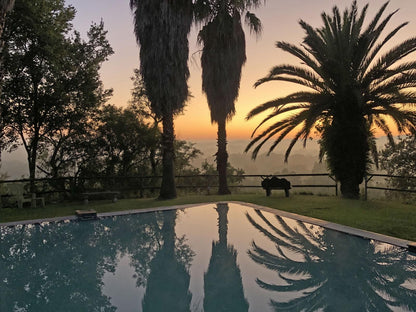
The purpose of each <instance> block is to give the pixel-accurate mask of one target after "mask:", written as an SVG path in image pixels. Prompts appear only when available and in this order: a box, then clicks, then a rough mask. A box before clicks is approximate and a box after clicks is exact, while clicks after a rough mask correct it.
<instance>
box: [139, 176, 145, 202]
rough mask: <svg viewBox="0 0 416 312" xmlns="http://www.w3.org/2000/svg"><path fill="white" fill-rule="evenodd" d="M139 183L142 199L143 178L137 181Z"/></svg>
mask: <svg viewBox="0 0 416 312" xmlns="http://www.w3.org/2000/svg"><path fill="white" fill-rule="evenodd" d="M139 181H140V182H139V187H140V198H143V196H144V195H143V178H142V177H140V180H139Z"/></svg>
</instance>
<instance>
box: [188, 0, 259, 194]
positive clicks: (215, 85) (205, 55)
mask: <svg viewBox="0 0 416 312" xmlns="http://www.w3.org/2000/svg"><path fill="white" fill-rule="evenodd" d="M260 3H261V1H259V0H254V1H253V0H244V1H237V0H226V1H223V0H209V1H206V0H197V1H196V3H195V11H196V13H195V14H196V19H197V20H200V21H204V22H205V23H206V25H205V26H204V27H203V28H202V30H201V31H200V32H199V35H198V40H199V42H200V43H201V44H202V45H203V48H202V55H201V65H202V90H203V91H204V92H205V94H206V96H207V100H208V106H209V109H210V111H211V122H212V123H217V125H218V135H217V145H218V151H217V154H216V161H217V171H218V175H219V188H218V193H219V194H229V193H230V190H229V189H228V185H227V162H228V154H227V133H226V122H227V120H231V118H232V117H233V116H234V114H235V105H234V103H235V101H236V99H237V97H238V92H239V89H240V79H241V69H242V67H243V65H244V63H245V61H246V41H245V36H244V30H243V27H242V24H241V14H242V13H244V12H246V11H247V10H248V9H250V8H252V7H257V6H259V5H260ZM246 22H247V24H248V25H249V26H250V29H251V30H252V31H254V32H255V33H260V31H261V23H260V20H259V19H258V18H257V17H256V16H255V15H254V14H252V13H250V12H247V13H246Z"/></svg>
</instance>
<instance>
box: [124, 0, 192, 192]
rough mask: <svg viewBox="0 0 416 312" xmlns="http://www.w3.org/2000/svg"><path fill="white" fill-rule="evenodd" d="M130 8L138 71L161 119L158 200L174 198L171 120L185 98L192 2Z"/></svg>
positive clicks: (158, 0)
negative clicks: (160, 165) (160, 179)
mask: <svg viewBox="0 0 416 312" xmlns="http://www.w3.org/2000/svg"><path fill="white" fill-rule="evenodd" d="M130 8H131V9H132V11H133V12H134V21H135V23H134V32H135V34H136V39H137V42H138V44H139V45H140V71H141V73H142V75H143V80H144V83H145V87H146V90H147V95H148V97H149V100H150V103H151V108H152V110H153V112H154V113H155V114H156V116H157V117H158V118H162V125H163V133H162V148H163V160H162V166H163V173H162V175H163V178H162V185H161V188H160V195H159V197H160V198H161V199H169V198H175V197H176V188H175V180H174V148H173V141H174V139H175V132H174V123H173V117H174V116H175V115H176V114H178V113H179V112H181V111H182V110H183V107H184V104H185V101H186V100H187V98H188V96H189V91H188V85H187V80H188V77H189V69H188V64H187V61H188V54H189V47H188V34H189V31H190V28H191V24H192V20H193V13H192V0H175V1H170V0H130Z"/></svg>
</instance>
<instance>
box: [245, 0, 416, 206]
mask: <svg viewBox="0 0 416 312" xmlns="http://www.w3.org/2000/svg"><path fill="white" fill-rule="evenodd" d="M387 4H388V3H385V4H384V5H383V6H382V7H381V9H380V10H379V11H378V12H377V14H376V16H375V17H374V18H373V20H371V21H370V23H369V24H368V26H367V27H366V28H364V27H363V25H364V20H365V17H366V13H367V8H368V5H366V6H365V7H364V8H363V10H362V11H361V12H359V11H358V8H357V3H356V1H354V2H353V4H352V6H351V8H350V9H349V10H348V9H347V10H345V12H344V13H343V14H341V13H340V12H339V9H338V7H334V9H333V11H332V15H328V14H326V13H323V14H322V20H323V23H324V26H323V27H321V28H316V29H315V28H313V27H312V26H310V25H309V24H307V23H306V22H304V21H303V20H301V21H300V25H301V27H302V28H303V29H304V30H305V32H306V36H305V38H304V41H303V44H302V46H301V47H297V46H295V45H293V44H290V43H287V42H281V41H279V42H277V43H276V46H277V47H278V48H280V49H282V50H283V51H285V52H288V53H290V54H291V55H293V56H295V57H297V58H298V59H299V60H300V61H301V62H302V65H303V66H296V65H289V64H284V65H278V66H275V67H274V68H272V69H271V71H270V73H269V75H268V76H266V77H264V78H262V79H260V80H258V81H257V82H256V84H255V86H259V85H261V84H263V83H265V82H268V81H287V82H292V83H295V84H298V85H300V86H302V87H306V89H307V90H306V91H299V92H295V93H292V94H290V95H288V96H285V97H282V98H277V99H275V100H271V101H269V102H266V103H264V104H261V105H259V106H257V107H256V108H254V109H253V110H252V111H251V112H250V113H249V114H248V116H247V119H250V118H252V117H254V116H256V115H258V114H260V113H262V112H265V111H268V110H269V109H271V110H272V111H271V113H270V114H269V115H268V116H267V117H266V118H264V119H263V121H262V122H261V123H260V124H259V126H258V127H257V128H256V129H255V130H254V132H253V136H254V135H255V134H256V132H257V130H258V129H259V128H260V127H261V126H262V125H264V124H265V123H266V122H268V121H272V120H275V121H274V123H273V124H271V125H270V126H268V127H267V128H265V129H264V131H262V132H260V133H259V134H257V135H256V137H255V138H253V139H252V141H251V142H250V144H249V145H248V146H247V148H246V151H248V150H249V149H250V148H251V147H253V146H254V145H256V144H257V146H256V147H255V148H254V149H253V154H252V156H253V158H255V157H256V156H257V154H258V152H259V150H260V149H261V147H262V146H263V145H264V143H265V142H267V141H268V140H269V139H271V138H272V137H275V138H276V140H275V142H274V143H273V144H272V145H271V147H270V149H269V153H270V152H271V151H272V150H273V149H274V148H275V147H276V146H277V145H278V144H279V143H280V142H281V141H282V140H283V139H284V138H285V137H286V136H288V135H289V134H291V133H293V134H294V138H293V139H292V141H291V143H290V144H289V147H288V149H287V151H286V155H285V157H286V161H287V159H288V157H289V154H290V152H291V150H292V148H293V146H294V144H295V143H296V142H297V141H298V140H302V141H303V143H304V145H306V142H307V139H308V138H309V137H310V135H311V133H312V134H313V133H314V132H315V131H316V132H318V133H319V134H320V135H321V141H320V144H321V157H322V156H323V155H326V157H327V160H328V165H329V169H330V170H331V171H332V173H333V174H334V175H335V177H336V178H337V180H338V181H340V182H341V192H342V195H343V196H344V197H348V198H358V197H359V184H360V183H361V182H362V181H363V177H364V175H365V173H366V171H367V170H368V167H369V165H370V164H371V161H370V154H372V155H373V158H374V159H375V160H377V149H376V145H375V139H374V134H373V132H372V131H373V128H379V129H381V130H382V131H383V132H384V133H385V134H386V135H387V136H388V138H389V139H390V140H391V141H393V135H392V131H391V129H390V125H391V124H393V125H395V126H397V129H398V131H399V132H411V131H414V129H415V128H416V112H415V111H414V109H413V108H414V104H415V103H416V93H415V92H414V90H413V89H412V88H414V87H415V86H416V71H415V69H416V62H414V61H412V60H409V61H406V60H405V59H404V58H405V57H406V56H408V55H409V54H411V53H413V52H414V51H415V50H416V37H412V38H410V39H408V40H406V41H404V42H402V43H400V44H398V45H396V46H394V47H393V48H391V49H390V50H387V52H385V53H383V54H381V51H383V50H382V49H383V48H385V47H386V45H387V44H388V43H390V42H391V39H392V38H394V36H395V35H396V33H397V32H398V31H399V30H401V29H402V28H403V27H404V26H405V25H406V24H407V23H402V24H400V25H399V26H397V27H395V28H394V29H393V30H392V31H391V32H389V33H388V34H387V35H386V36H385V37H384V38H381V34H382V32H383V30H384V29H385V27H386V25H387V24H388V22H389V21H390V19H391V18H392V16H393V15H394V14H395V13H396V12H397V11H395V12H393V13H391V14H389V15H387V17H385V18H384V19H382V15H383V13H384V11H385V9H386V7H387ZM308 90H311V91H308ZM389 118H391V120H392V121H393V123H391V124H389V123H388V120H389Z"/></svg>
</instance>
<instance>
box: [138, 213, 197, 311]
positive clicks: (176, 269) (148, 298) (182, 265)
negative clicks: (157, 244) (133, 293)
mask: <svg viewBox="0 0 416 312" xmlns="http://www.w3.org/2000/svg"><path fill="white" fill-rule="evenodd" d="M175 220H176V211H175V210H169V211H165V212H163V226H162V236H163V246H162V248H161V249H160V250H159V251H158V252H157V253H156V255H155V257H154V258H153V259H152V261H151V263H150V270H151V272H150V274H149V278H148V280H147V287H146V293H145V295H144V298H143V302H142V307H143V311H144V312H146V311H175V312H176V311H190V303H191V299H192V294H191V293H190V292H189V279H190V276H189V272H188V269H187V267H186V264H189V262H190V260H191V259H185V261H183V259H178V258H179V257H178V255H177V254H176V253H175V240H176V235H175Z"/></svg>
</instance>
